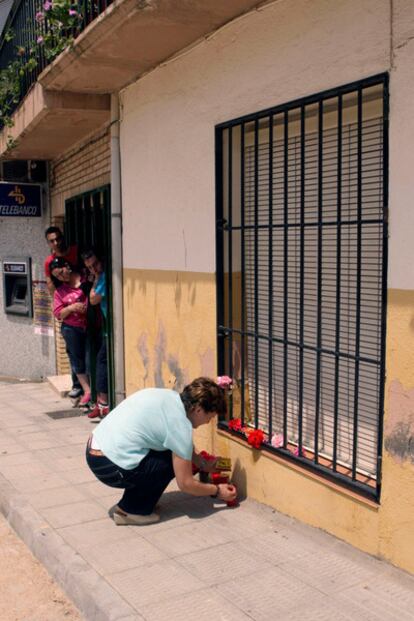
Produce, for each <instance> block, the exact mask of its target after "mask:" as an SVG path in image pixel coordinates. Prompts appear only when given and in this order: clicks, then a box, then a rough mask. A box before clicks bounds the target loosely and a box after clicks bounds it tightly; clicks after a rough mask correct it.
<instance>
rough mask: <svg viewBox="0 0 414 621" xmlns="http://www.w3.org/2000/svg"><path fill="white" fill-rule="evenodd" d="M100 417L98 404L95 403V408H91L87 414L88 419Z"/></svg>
mask: <svg viewBox="0 0 414 621" xmlns="http://www.w3.org/2000/svg"><path fill="white" fill-rule="evenodd" d="M100 416H101V411H100V409H99V404H98V403H97V404H96V405H95V407H94V408H93V410H91V411H90V412H88V418H100Z"/></svg>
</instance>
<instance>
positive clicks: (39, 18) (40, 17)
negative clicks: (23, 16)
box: [35, 11, 45, 23]
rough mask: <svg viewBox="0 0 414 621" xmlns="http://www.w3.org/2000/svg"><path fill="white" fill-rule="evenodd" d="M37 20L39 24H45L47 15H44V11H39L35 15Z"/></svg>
mask: <svg viewBox="0 0 414 621" xmlns="http://www.w3.org/2000/svg"><path fill="white" fill-rule="evenodd" d="M35 20H36V21H37V22H39V23H40V22H43V21H44V20H45V14H44V13H42V11H38V12H37V13H36V15H35Z"/></svg>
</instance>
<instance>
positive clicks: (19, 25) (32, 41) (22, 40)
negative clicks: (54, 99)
mask: <svg viewBox="0 0 414 621" xmlns="http://www.w3.org/2000/svg"><path fill="white" fill-rule="evenodd" d="M112 1H113V0H78V1H75V2H72V3H71V5H70V8H71V9H73V10H76V11H77V12H78V13H79V14H80V15H81V18H80V19H79V22H78V24H77V27H76V30H74V29H72V30H70V31H69V33H68V34H70V35H71V36H72V37H73V38H76V37H77V36H79V34H80V33H81V32H82V31H83V30H84V29H85V28H86V26H88V24H90V23H91V22H92V21H93V20H94V19H96V18H97V17H98V16H99V15H100V14H101V13H103V12H104V11H105V10H106V8H107V7H108V6H109V5H110V4H112ZM51 3H52V2H50V3H49V2H48V3H47V4H51ZM44 9H45V0H15V2H14V4H13V6H12V9H11V11H10V15H9V17H8V19H7V22H6V24H5V27H4V29H3V32H2V34H1V37H0V71H1V72H2V73H3V72H4V71H5V70H6V69H7V68H8V67H10V66H11V64H12V63H13V61H16V60H18V61H21V65H22V66H23V67H24V69H23V70H20V74H21V75H20V76H19V84H18V88H17V91H18V92H16V95H15V97H14V98H13V105H12V111H13V110H15V109H16V108H17V106H18V105H19V103H20V102H21V101H22V99H23V98H24V97H25V95H26V94H27V92H28V91H29V89H30V87H31V86H32V85H33V84H34V83H35V82H36V80H37V78H38V76H39V75H40V73H41V72H42V71H43V69H44V68H45V67H46V66H47V65H48V64H50V63H51V62H52V61H53V60H54V58H53V57H48V55H47V54H45V52H44V50H43V49H42V47H41V46H39V45H37V44H36V40H37V36H38V22H36V14H38V13H39V12H45V11H44ZM42 29H43V32H44V33H47V32H49V31H50V26H49V24H48V19H47V13H46V18H45V20H44V22H43V23H42ZM31 50H32V51H31ZM33 50H35V52H34V53H35V59H36V61H37V62H36V66H35V67H29V68H27V67H25V65H26V64H27V62H28V61H29V59H30V58H31V57H32V58H33ZM2 81H3V80H2V76H1V75H0V88H1V86H2V85H1V82H2Z"/></svg>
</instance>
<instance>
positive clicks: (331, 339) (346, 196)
mask: <svg viewBox="0 0 414 621" xmlns="http://www.w3.org/2000/svg"><path fill="white" fill-rule="evenodd" d="M337 146H338V145H337V130H336V128H330V129H328V130H326V131H324V132H323V150H322V152H323V173H324V174H323V189H322V196H323V201H322V217H323V222H324V226H323V229H322V315H321V332H322V335H321V336H322V347H323V348H326V349H327V350H331V351H334V350H335V323H336V322H335V319H336V280H337V257H336V252H337V243H338V228H337V226H336V225H335V223H336V221H337V179H338V177H337V171H336V162H337ZM273 149H274V154H273V180H274V184H273V200H272V205H273V224H274V225H277V224H280V225H282V226H281V227H280V228H276V229H274V231H273V282H272V288H271V291H270V292H269V287H268V279H269V269H268V256H269V235H268V229H267V227H266V226H265V227H263V229H261V230H260V231H259V235H258V244H259V248H258V264H259V265H258V281H259V282H258V296H259V305H258V318H257V321H258V328H259V334H263V335H267V333H268V328H267V326H268V315H269V295H270V296H271V297H272V306H273V330H272V333H273V337H279V338H280V339H283V309H284V297H285V295H286V296H287V298H288V309H289V316H288V339H289V342H291V343H292V345H291V346H289V347H288V386H287V395H286V399H287V406H288V410H287V412H288V440H289V441H290V442H293V443H297V442H298V404H299V395H298V392H299V348H298V346H297V345H298V344H299V342H300V337H299V332H300V325H299V324H300V303H299V297H300V257H299V255H300V226H299V224H300V196H301V193H300V180H301V176H300V168H301V149H300V137H299V136H294V137H292V138H289V145H288V152H287V160H288V161H287V165H288V168H289V175H288V205H289V208H288V225H289V229H288V243H287V247H288V253H287V256H285V255H284V251H283V249H284V243H283V242H284V240H283V237H284V230H285V227H284V225H283V215H284V201H283V197H284V188H283V184H284V177H283V168H284V144H283V141H281V140H280V141H276V142H275V143H274V144H273ZM342 153H343V156H342V169H341V177H342V179H341V183H342V221H343V222H342V224H341V246H340V253H341V254H340V268H339V269H340V282H341V289H340V339H339V347H340V351H341V353H352V352H353V350H354V345H355V339H356V329H355V328H356V319H355V316H356V308H355V291H356V271H355V260H356V254H355V248H356V233H357V227H356V224H355V220H356V219H357V204H356V203H357V201H356V177H357V174H356V168H357V125H356V124H355V123H352V124H349V125H347V126H345V127H343V131H342ZM257 166H258V176H259V185H258V188H259V194H258V207H259V220H262V221H263V220H264V221H266V220H267V218H268V214H267V209H268V205H269V184H268V179H269V143H267V144H266V143H264V144H260V146H259V149H258V160H257ZM362 166H363V181H362V191H363V195H364V205H363V214H362V220H363V222H364V225H363V226H364V235H363V248H362V253H363V266H362V274H361V280H362V293H363V295H362V298H363V302H362V308H361V319H360V320H361V355H362V356H363V355H365V356H367V357H369V358H374V359H376V360H379V357H380V345H381V343H380V335H381V305H380V303H379V299H378V293H379V292H380V291H381V271H382V227H381V226H380V225H379V224H375V225H374V224H373V225H371V224H369V223H367V221H369V220H370V219H372V218H378V217H379V216H381V211H382V194H383V188H382V119H378V118H376V119H370V120H368V121H365V122H364V123H363V128H362ZM255 167H256V162H255V153H254V147H253V146H248V147H246V154H245V209H246V212H245V213H246V216H245V217H246V225H247V226H249V225H252V224H253V222H254V205H255V200H254V177H255ZM318 174H319V168H318V134H317V133H316V132H311V133H309V134H307V135H306V138H305V175H306V179H305V235H304V252H305V261H304V263H305V266H304V309H303V313H304V317H303V320H304V326H303V338H304V342H305V343H306V344H309V345H311V346H313V347H316V345H317V330H318V318H317V285H318V282H317V268H318V265H317V261H318ZM330 222H331V223H332V224H331V225H330V224H329V223H330ZM254 261H255V243H254V233H253V231H251V232H250V233H248V234H247V235H246V307H247V331H248V332H254V328H255V320H256V318H255V304H254V297H255V286H254V274H255V270H254ZM285 261H286V262H287V264H288V282H287V287H286V291H285V287H284V280H283V271H284V263H285ZM247 342H248V356H247V360H248V365H247V369H248V373H247V377H248V378H249V385H250V386H251V391H250V393H249V396H250V399H251V404H250V406H251V408H252V409H253V408H254V402H255V399H256V391H257V393H258V395H257V399H258V407H259V425H260V426H261V427H262V428H264V429H266V430H267V429H268V427H269V425H268V420H269V417H270V413H269V410H268V404H269V395H268V386H269V382H268V377H267V376H268V369H269V348H268V345H267V342H265V341H262V340H259V349H258V352H257V355H258V358H259V373H258V383H257V384H256V382H255V381H250V378H252V380H253V378H254V374H255V373H254V359H255V343H254V339H252V338H249V339H248V341H247ZM282 349H283V348H282V347H281V345H280V344H275V347H274V352H273V361H272V373H273V381H272V389H273V398H272V403H273V410H272V414H271V416H272V419H273V424H272V429H273V432H274V433H283V402H284V394H283V362H284V361H283V351H282ZM335 360H336V358H335V356H334V355H332V354H323V355H322V360H321V365H320V421H319V424H320V433H319V440H320V445H319V451H320V452H321V453H322V454H325V455H327V456H328V457H332V455H333V412H334V397H335V384H334V378H335ZM354 372H355V369H354V363H353V362H352V361H350V360H346V359H344V360H341V362H340V364H339V395H338V399H339V402H338V411H339V429H338V460H339V461H340V462H343V463H344V464H346V465H351V460H352V446H353V405H354ZM377 386H378V366H372V365H369V364H365V365H364V364H362V365H361V369H360V386H359V429H358V432H359V453H358V467H359V468H360V469H362V470H363V471H366V472H369V473H370V474H372V475H375V470H376V454H377V445H376V442H377V423H378V411H379V403H378V398H379V393H378V390H377ZM315 389H316V354H315V352H310V351H309V352H305V354H304V364H303V445H304V447H305V448H309V449H311V450H313V449H314V426H315V402H316V394H315Z"/></svg>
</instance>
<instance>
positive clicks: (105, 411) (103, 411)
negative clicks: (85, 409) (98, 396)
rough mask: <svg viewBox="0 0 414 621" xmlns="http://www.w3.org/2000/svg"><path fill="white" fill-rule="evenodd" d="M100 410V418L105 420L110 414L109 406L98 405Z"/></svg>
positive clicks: (105, 404)
mask: <svg viewBox="0 0 414 621" xmlns="http://www.w3.org/2000/svg"><path fill="white" fill-rule="evenodd" d="M98 408H99V416H100V418H105V416H106V415H107V414H109V405H108V404H107V403H98Z"/></svg>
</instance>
